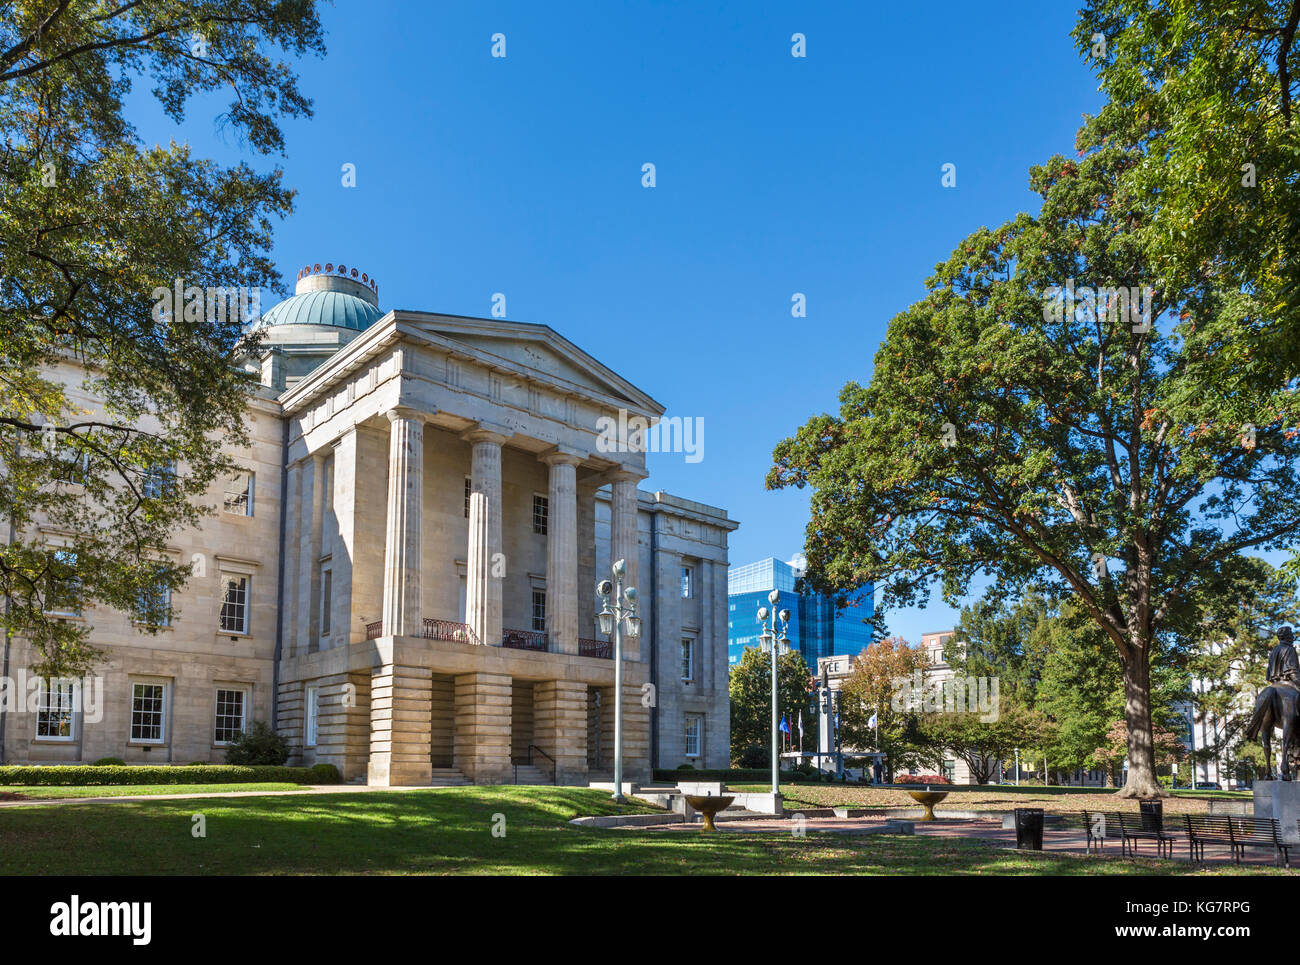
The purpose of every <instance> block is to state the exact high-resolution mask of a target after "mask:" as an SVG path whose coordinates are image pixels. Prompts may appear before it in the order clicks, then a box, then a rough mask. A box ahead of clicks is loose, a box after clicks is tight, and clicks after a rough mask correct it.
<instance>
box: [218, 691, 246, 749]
mask: <svg viewBox="0 0 1300 965" xmlns="http://www.w3.org/2000/svg"><path fill="white" fill-rule="evenodd" d="M247 710H248V691H246V690H244V689H242V688H225V687H218V688H217V714H216V719H215V720H214V722H213V728H212V742H213V743H214V744H229V743H231V742H232V741H234V739H235V738H236V737H238V736H239V735H240V734H242V733H243V732H244V723H245V715H246V714H247Z"/></svg>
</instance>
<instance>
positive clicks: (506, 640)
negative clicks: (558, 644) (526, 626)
mask: <svg viewBox="0 0 1300 965" xmlns="http://www.w3.org/2000/svg"><path fill="white" fill-rule="evenodd" d="M501 646H503V647H510V648H511V649H513V650H546V649H547V645H546V634H545V633H543V632H541V631H540V630H502V631H501Z"/></svg>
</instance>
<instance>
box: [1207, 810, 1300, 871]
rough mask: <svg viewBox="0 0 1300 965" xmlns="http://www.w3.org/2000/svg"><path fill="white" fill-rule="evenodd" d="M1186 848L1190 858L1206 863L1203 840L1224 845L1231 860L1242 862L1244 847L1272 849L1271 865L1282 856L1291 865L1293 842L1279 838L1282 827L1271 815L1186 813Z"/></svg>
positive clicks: (1286, 863) (1285, 862)
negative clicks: (1230, 853) (1268, 816)
mask: <svg viewBox="0 0 1300 965" xmlns="http://www.w3.org/2000/svg"><path fill="white" fill-rule="evenodd" d="M1183 820H1184V822H1185V824H1186V828H1187V847H1188V850H1189V851H1190V852H1191V859H1192V860H1193V861H1197V862H1201V863H1204V862H1205V845H1206V842H1210V843H1214V844H1226V845H1227V846H1228V849H1229V850H1230V851H1231V852H1232V860H1233V861H1234V862H1235V863H1237V864H1241V859H1242V856H1243V855H1244V854H1245V852H1246V849H1247V848H1272V849H1273V864H1277V863H1278V859H1279V858H1281V859H1282V862H1283V863H1284V864H1285V865H1286V867H1288V868H1289V867H1291V854H1290V849H1291V847H1292V845H1290V844H1288V843H1287V842H1285V841H1283V840H1282V827H1281V825H1280V824H1279V823H1278V821H1277V820H1276V819H1274V818H1238V817H1230V816H1225V817H1219V816H1212V815H1207V814H1185V815H1183Z"/></svg>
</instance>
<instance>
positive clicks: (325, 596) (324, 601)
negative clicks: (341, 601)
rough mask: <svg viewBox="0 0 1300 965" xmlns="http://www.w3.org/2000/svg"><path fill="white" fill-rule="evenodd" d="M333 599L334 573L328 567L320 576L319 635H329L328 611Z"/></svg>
mask: <svg viewBox="0 0 1300 965" xmlns="http://www.w3.org/2000/svg"><path fill="white" fill-rule="evenodd" d="M333 598H334V571H333V570H332V569H330V568H329V567H328V566H327V567H325V569H323V570H321V574H320V635H321V636H322V637H328V636H329V635H330V610H331V608H332V605H333Z"/></svg>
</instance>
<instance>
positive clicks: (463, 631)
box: [424, 617, 478, 643]
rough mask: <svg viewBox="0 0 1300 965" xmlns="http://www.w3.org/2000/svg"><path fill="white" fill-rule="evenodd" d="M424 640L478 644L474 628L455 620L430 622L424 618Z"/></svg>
mask: <svg viewBox="0 0 1300 965" xmlns="http://www.w3.org/2000/svg"><path fill="white" fill-rule="evenodd" d="M424 639H426V640H451V641H452V642H453V643H478V639H477V638H476V637H475V635H474V628H473V627H471V626H470V625H469V624H468V623H457V622H456V621H455V620H431V619H429V618H428V617H425V618H424Z"/></svg>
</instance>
